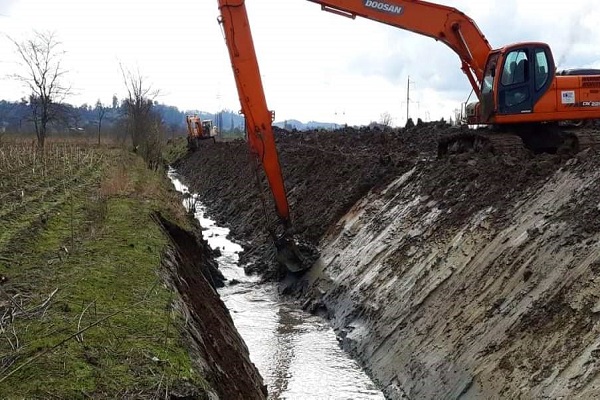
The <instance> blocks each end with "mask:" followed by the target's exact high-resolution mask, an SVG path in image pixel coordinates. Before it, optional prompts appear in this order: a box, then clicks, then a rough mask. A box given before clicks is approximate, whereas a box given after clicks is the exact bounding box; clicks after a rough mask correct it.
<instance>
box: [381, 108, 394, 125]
mask: <svg viewBox="0 0 600 400" xmlns="http://www.w3.org/2000/svg"><path fill="white" fill-rule="evenodd" d="M393 121H394V119H393V118H392V116H391V115H390V113H389V112H387V111H386V112H384V113H382V114H381V115H380V116H379V123H380V124H381V125H383V126H387V127H391V126H392V122H393Z"/></svg>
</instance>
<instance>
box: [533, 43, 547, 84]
mask: <svg viewBox="0 0 600 400" xmlns="http://www.w3.org/2000/svg"><path fill="white" fill-rule="evenodd" d="M533 73H534V76H535V90H536V91H537V90H540V89H541V88H543V87H544V85H545V84H546V82H547V81H548V75H549V74H548V58H547V57H546V52H545V51H544V49H535V69H534V71H533Z"/></svg>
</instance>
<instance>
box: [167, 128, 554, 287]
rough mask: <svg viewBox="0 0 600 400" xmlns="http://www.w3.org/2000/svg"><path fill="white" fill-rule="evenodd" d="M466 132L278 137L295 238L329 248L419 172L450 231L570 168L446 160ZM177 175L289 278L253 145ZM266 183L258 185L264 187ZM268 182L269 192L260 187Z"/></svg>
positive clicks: (541, 160) (266, 268)
mask: <svg viewBox="0 0 600 400" xmlns="http://www.w3.org/2000/svg"><path fill="white" fill-rule="evenodd" d="M458 129H461V128H455V127H450V126H449V125H446V124H444V123H426V124H420V125H418V126H415V127H412V128H408V129H397V130H391V129H387V130H381V129H377V128H375V129H371V128H366V127H365V128H361V129H355V128H345V129H341V130H337V131H307V132H293V133H292V132H287V131H284V130H276V142H277V146H278V150H279V157H280V162H281V166H282V170H283V175H284V179H285V184H286V188H287V191H288V197H289V202H290V207H291V212H292V218H293V224H294V233H295V234H297V236H298V238H299V239H301V240H305V241H308V242H310V243H312V244H315V245H316V244H318V243H319V240H320V239H321V238H322V237H323V235H324V234H325V233H326V232H327V231H328V230H329V229H333V225H334V224H335V222H336V221H337V220H339V218H340V217H342V216H343V215H344V214H345V213H346V212H347V211H348V210H349V209H350V207H351V206H352V205H353V204H354V203H356V202H357V201H358V200H359V199H361V198H362V197H363V196H364V195H365V194H367V193H368V192H369V191H370V190H375V191H377V190H383V189H384V188H385V187H386V186H387V185H388V184H389V183H390V182H392V181H393V180H394V179H396V178H398V177H399V176H401V175H402V174H404V173H406V172H407V171H409V170H411V169H412V168H415V167H417V168H418V169H419V171H420V174H422V175H423V179H422V187H421V193H422V195H424V196H431V197H432V198H433V199H434V200H439V201H440V203H441V206H442V207H444V208H446V209H448V210H451V212H449V213H447V214H445V215H444V218H443V223H444V224H447V225H450V226H452V225H456V226H459V225H460V224H461V223H462V222H463V221H464V219H465V218H466V217H468V216H469V215H471V214H472V213H473V212H475V211H478V210H480V209H483V208H486V207H491V206H494V207H497V209H498V222H501V219H502V218H503V216H502V212H501V211H502V210H503V209H505V208H506V206H507V205H510V204H512V202H513V201H514V199H515V198H517V197H518V196H519V195H520V194H521V193H522V192H523V191H524V190H527V189H529V188H531V187H532V186H535V185H539V184H541V182H543V180H544V179H545V178H546V177H548V176H550V175H551V174H552V173H553V172H554V171H556V170H557V169H558V168H560V166H561V164H562V163H563V162H564V160H565V159H564V156H562V157H561V156H551V155H539V156H536V157H533V156H527V155H525V156H523V154H519V155H515V156H512V155H501V156H494V155H491V154H490V155H478V156H477V157H473V155H469V154H466V155H458V156H451V157H449V158H447V159H443V160H438V159H437V141H438V138H439V137H441V136H442V135H448V134H453V133H456V132H457V130H458ZM175 168H176V169H177V170H178V171H179V172H180V173H181V174H182V175H183V176H184V177H185V179H186V183H187V184H189V185H190V187H191V189H193V190H194V191H196V192H197V193H199V194H200V197H201V199H202V201H203V203H204V204H206V205H207V206H208V212H209V215H210V217H211V218H214V219H215V220H217V222H218V223H219V224H222V225H224V226H228V227H230V228H231V230H232V236H233V237H234V238H235V239H236V240H238V241H241V242H242V244H243V245H244V246H245V249H246V250H247V252H246V254H245V257H243V258H242V261H245V262H248V263H250V265H249V266H248V267H247V268H248V269H249V270H250V271H252V272H259V273H261V274H263V275H264V276H265V277H266V278H267V279H276V278H281V271H280V270H279V268H278V266H277V265H276V261H275V259H274V255H273V250H272V248H271V246H270V245H269V244H268V243H270V237H269V235H268V227H271V226H274V225H276V224H277V216H276V213H275V206H274V203H273V202H272V198H271V193H270V191H269V188H268V185H267V184H266V181H265V180H264V176H263V174H262V170H260V169H258V173H257V172H256V171H257V169H256V167H255V166H254V163H253V162H252V160H251V159H250V156H249V155H248V149H247V145H246V143H245V142H243V141H241V140H239V141H235V142H219V143H216V144H213V143H209V144H205V145H204V146H203V147H202V148H201V149H200V151H197V152H194V153H188V154H187V156H186V157H185V158H183V159H181V160H179V161H178V162H177V164H176V165H175ZM257 175H258V177H259V178H258V179H257ZM258 182H260V183H258Z"/></svg>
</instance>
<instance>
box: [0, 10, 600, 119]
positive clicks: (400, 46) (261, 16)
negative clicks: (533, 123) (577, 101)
mask: <svg viewBox="0 0 600 400" xmlns="http://www.w3.org/2000/svg"><path fill="white" fill-rule="evenodd" d="M596 2H597V0H571V1H569V2H563V1H552V0H518V1H517V0H478V1H473V0H443V1H439V2H438V3H441V4H446V5H449V6H451V7H455V8H457V9H459V10H461V11H463V12H464V13H466V14H467V15H468V16H470V17H471V18H472V19H474V20H475V22H476V23H477V25H478V26H479V28H480V30H481V31H482V32H483V33H484V34H485V35H486V37H487V39H488V40H489V42H490V44H491V45H492V47H494V48H496V47H501V46H503V45H506V44H510V43H514V42H520V41H542V42H546V43H549V44H550V47H551V48H552V50H553V53H554V57H555V59H556V61H557V64H558V67H559V68H571V67H598V68H600V30H598V29H596V26H597V24H598V22H597V21H600V10H599V9H598V7H594V6H595V3H596ZM246 7H247V10H248V16H249V20H250V24H251V29H252V33H253V37H254V43H255V47H256V52H257V58H258V61H259V65H260V70H261V76H262V80H263V85H264V89H265V94H266V98H267V103H268V106H269V108H270V109H272V110H274V111H275V113H276V120H277V121H283V120H287V119H298V120H301V121H303V122H307V121H322V122H334V123H338V124H349V125H362V124H368V123H370V122H372V121H380V120H381V119H382V115H383V114H384V113H388V114H389V115H390V116H391V117H392V121H393V124H394V125H396V126H402V125H404V123H405V122H406V110H407V86H408V82H409V81H410V94H411V96H410V97H411V99H410V101H409V102H408V106H409V112H410V116H411V117H412V118H415V119H416V118H422V119H423V120H437V119H440V118H445V119H448V118H449V117H451V116H452V115H453V114H454V110H455V109H457V108H459V107H460V104H461V103H462V102H465V101H466V100H467V98H468V96H469V94H470V92H471V87H470V85H469V83H468V80H467V78H466V76H465V75H464V74H463V73H462V72H461V70H460V62H459V59H458V56H456V54H454V53H453V52H452V51H451V50H450V49H449V48H447V47H446V46H445V45H443V44H441V43H439V42H436V41H435V40H433V39H431V38H428V37H424V36H420V35H418V34H415V33H412V32H407V31H404V30H401V29H398V28H394V27H391V26H387V25H384V24H381V23H378V22H374V21H370V20H366V19H362V18H357V19H355V20H352V19H349V18H343V17H340V16H337V15H333V14H331V13H327V12H323V11H321V8H320V6H319V5H318V4H315V3H312V2H309V1H307V0H247V1H246ZM218 14H219V13H218V8H217V1H216V0H168V1H166V0H52V1H49V0H0V56H1V57H0V99H5V100H18V99H20V98H21V97H23V96H25V95H27V91H26V90H25V89H24V88H22V87H20V86H19V85H17V84H16V83H15V82H14V81H12V80H10V79H7V78H6V76H8V75H10V74H11V73H14V72H17V71H18V69H19V68H20V67H19V65H18V57H17V55H16V53H15V49H14V44H12V43H11V41H10V40H9V39H8V38H9V37H10V38H13V39H14V40H17V41H20V40H23V39H26V38H29V37H31V36H32V34H33V31H34V29H35V30H38V31H54V32H55V33H56V35H57V37H58V38H59V40H60V41H61V43H62V46H63V49H64V50H65V51H66V54H65V56H64V65H65V69H66V70H68V74H67V75H66V77H65V81H66V83H67V84H70V85H71V86H72V88H73V94H72V95H71V96H70V97H69V98H67V100H66V101H67V102H69V103H71V104H75V105H81V104H83V103H87V104H91V105H93V104H95V103H96V101H97V100H98V99H100V100H101V101H102V102H103V103H106V104H110V102H111V99H112V96H113V95H116V96H117V97H118V98H123V97H124V95H125V86H124V83H123V78H122V75H121V71H120V67H119V65H120V64H121V65H123V66H125V67H126V68H128V69H130V70H134V71H136V70H137V71H139V72H140V74H141V75H142V76H143V77H145V81H146V82H148V83H149V84H150V85H151V86H152V87H153V88H154V89H158V90H159V91H160V95H159V97H158V98H157V100H158V101H159V102H161V103H164V104H168V105H173V106H177V107H178V108H179V109H180V110H202V111H207V112H217V111H219V110H221V109H230V110H235V111H237V110H239V109H240V106H239V101H238V97H237V92H236V89H235V82H234V78H233V73H232V71H231V64H230V61H229V57H228V53H227V48H226V46H225V41H224V38H223V33H222V31H221V28H220V26H219V25H218V23H217V17H218ZM471 99H472V98H471Z"/></svg>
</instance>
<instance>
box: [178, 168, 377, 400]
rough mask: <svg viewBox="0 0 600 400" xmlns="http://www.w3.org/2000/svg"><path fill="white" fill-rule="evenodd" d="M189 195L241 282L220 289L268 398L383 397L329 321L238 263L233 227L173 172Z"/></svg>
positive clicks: (227, 268) (223, 264)
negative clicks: (221, 222) (208, 212)
mask: <svg viewBox="0 0 600 400" xmlns="http://www.w3.org/2000/svg"><path fill="white" fill-rule="evenodd" d="M169 178H170V179H171V181H172V182H173V185H174V186H175V188H176V189H177V190H178V191H180V192H181V193H183V194H184V202H183V203H184V206H185V207H186V209H188V210H189V209H190V208H191V207H195V215H196V218H197V219H198V220H199V221H200V224H201V226H202V227H203V236H204V238H205V239H206V240H207V241H208V243H209V245H210V246H211V247H212V248H219V249H220V251H221V256H220V257H219V258H217V262H218V263H219V269H220V270H221V272H222V273H223V275H225V277H226V278H227V280H229V281H231V280H233V279H235V280H236V281H238V282H239V283H238V284H235V285H227V286H225V287H224V288H222V289H219V294H220V296H221V299H222V300H223V302H224V303H225V304H226V306H227V308H228V309H229V311H230V312H231V315H232V318H233V321H234V323H235V326H236V327H237V329H238V331H239V332H240V334H241V335H242V338H243V339H244V341H245V342H246V345H247V346H248V349H249V351H250V359H251V360H252V362H254V364H255V365H256V366H257V368H258V370H259V371H260V374H261V375H262V377H263V378H264V380H265V383H266V384H267V387H268V390H269V399H271V400H279V399H282V400H283V399H298V400H300V399H302V400H304V399H352V400H354V399H357V400H358V399H361V400H362V399H365V400H367V399H369V400H370V399H384V397H383V394H382V393H381V391H379V390H378V389H377V388H376V386H375V385H374V384H373V382H372V381H371V380H370V379H369V377H367V375H366V374H365V373H364V372H363V371H362V369H361V368H360V367H359V366H358V364H357V363H356V362H355V361H354V360H352V359H351V358H349V357H348V355H347V354H346V353H345V352H344V351H343V350H342V349H341V348H340V347H339V345H338V342H337V339H336V336H335V333H334V332H333V330H332V329H331V327H330V326H329V325H328V323H327V321H325V320H323V319H322V318H321V317H317V316H314V315H311V314H309V313H306V312H304V311H303V310H302V309H300V308H299V307H298V306H297V305H295V304H293V303H291V302H288V301H285V300H284V299H282V298H280V297H279V295H278V293H277V288H276V286H275V285H274V284H258V279H257V278H256V277H253V276H247V275H245V274H244V270H243V268H242V267H240V266H239V265H238V253H239V252H240V251H242V248H241V246H239V245H237V244H236V243H233V242H231V241H229V240H228V239H227V235H228V234H229V229H227V228H222V227H219V226H217V225H215V222H214V221H212V220H210V219H207V218H205V217H204V211H205V209H204V207H203V206H202V205H201V204H199V203H198V202H197V201H196V200H197V199H196V195H194V194H190V193H189V190H188V188H187V187H186V186H185V185H183V184H182V183H181V181H180V180H179V179H178V177H177V174H176V173H175V171H170V172H169Z"/></svg>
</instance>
